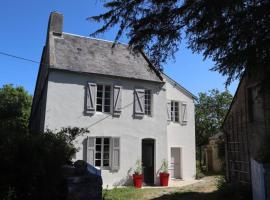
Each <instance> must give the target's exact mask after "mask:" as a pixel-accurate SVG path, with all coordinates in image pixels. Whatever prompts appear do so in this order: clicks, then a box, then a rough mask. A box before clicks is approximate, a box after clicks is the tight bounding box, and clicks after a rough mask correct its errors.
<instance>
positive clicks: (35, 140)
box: [0, 128, 85, 200]
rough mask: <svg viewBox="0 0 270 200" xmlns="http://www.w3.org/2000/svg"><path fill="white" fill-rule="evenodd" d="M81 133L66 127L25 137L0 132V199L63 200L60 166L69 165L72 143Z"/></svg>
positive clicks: (6, 131)
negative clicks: (55, 131)
mask: <svg viewBox="0 0 270 200" xmlns="http://www.w3.org/2000/svg"><path fill="white" fill-rule="evenodd" d="M82 132H85V130H84V129H78V128H67V129H62V130H61V131H60V132H58V133H52V132H50V131H47V132H46V133H43V134H29V133H28V134H25V133H21V132H20V131H19V130H17V131H14V130H7V129H0V158H1V165H0V177H1V178H0V199H20V200H21V199H22V200H24V199H25V200H26V199H27V200H32V199H33V200H34V199H40V200H43V199H44V200H45V199H46V200H48V199H50V200H54V199H65V194H66V185H65V182H64V179H63V176H62V169H61V167H62V166H63V165H65V164H68V163H70V162H71V158H72V156H73V155H74V153H75V152H76V149H75V148H74V146H73V145H72V141H73V139H74V138H75V137H76V135H77V134H81V133H82ZM75 133H76V134H75ZM10 188H12V191H11V190H10ZM11 192H12V193H11Z"/></svg>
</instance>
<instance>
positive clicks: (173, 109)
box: [171, 100, 180, 123]
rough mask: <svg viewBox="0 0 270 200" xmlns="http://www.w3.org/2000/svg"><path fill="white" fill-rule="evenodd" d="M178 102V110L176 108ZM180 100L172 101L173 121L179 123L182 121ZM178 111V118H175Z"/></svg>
mask: <svg viewBox="0 0 270 200" xmlns="http://www.w3.org/2000/svg"><path fill="white" fill-rule="evenodd" d="M176 103H177V104H178V110H176V109H175V108H176V106H175V105H176ZM179 108H180V102H179V101H173V100H172V101H171V121H172V122H177V123H179V122H180V109H179ZM176 112H177V113H178V120H176V119H175V114H176Z"/></svg>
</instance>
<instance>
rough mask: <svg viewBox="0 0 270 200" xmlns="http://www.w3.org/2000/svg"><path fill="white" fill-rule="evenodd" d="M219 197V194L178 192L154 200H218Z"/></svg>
mask: <svg viewBox="0 0 270 200" xmlns="http://www.w3.org/2000/svg"><path fill="white" fill-rule="evenodd" d="M218 197H219V195H218V193H217V192H211V193H200V192H184V193H182V192H176V193H170V194H164V195H162V196H160V197H156V198H153V199H152V200H176V199H177V200H198V199H199V200H216V199H219V200H221V198H218Z"/></svg>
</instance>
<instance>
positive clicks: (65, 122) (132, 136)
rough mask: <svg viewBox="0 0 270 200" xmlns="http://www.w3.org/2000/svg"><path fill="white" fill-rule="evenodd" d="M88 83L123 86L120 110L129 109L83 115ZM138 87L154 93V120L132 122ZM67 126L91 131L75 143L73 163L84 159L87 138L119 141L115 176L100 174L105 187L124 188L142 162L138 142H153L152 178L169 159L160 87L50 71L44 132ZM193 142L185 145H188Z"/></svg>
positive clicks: (164, 98)
mask: <svg viewBox="0 0 270 200" xmlns="http://www.w3.org/2000/svg"><path fill="white" fill-rule="evenodd" d="M87 82H95V83H101V84H111V85H113V84H117V85H119V84H120V85H122V87H123V89H122V106H125V105H128V104H131V105H130V106H127V107H126V108H125V109H123V110H122V114H121V116H120V117H119V118H117V117H112V116H108V115H107V114H103V113H96V114H95V115H93V116H89V115H85V114H84V106H85V87H86V84H87ZM137 87H142V88H145V89H152V90H153V91H154V94H153V117H144V118H143V119H134V118H133V98H134V96H133V91H134V88H137ZM189 123H191V122H189ZM93 124H94V125H93ZM68 126H71V127H82V128H87V127H88V128H89V131H90V133H89V134H88V135H84V136H81V137H79V138H78V139H77V140H76V142H75V145H76V147H77V148H79V151H78V153H77V154H76V158H75V159H83V148H82V147H83V145H82V142H83V140H84V139H85V138H86V137H87V136H116V137H120V170H119V171H118V172H111V171H110V170H102V178H103V185H104V187H106V186H107V185H108V186H109V187H111V186H116V185H123V184H125V183H126V182H127V179H128V177H129V175H131V174H132V171H131V168H134V166H135V162H136V160H137V159H141V142H142V141H141V140H142V139H144V138H153V139H155V176H156V174H157V171H158V169H159V168H160V166H161V161H162V160H163V159H167V156H168V152H167V134H166V132H167V127H166V126H167V114H166V91H165V89H164V88H162V84H159V83H152V82H147V81H138V80H129V79H121V78H115V77H111V78H110V77H105V76H98V75H89V74H88V75H86V74H78V73H71V72H64V71H51V72H50V74H49V78H48V92H47V104H46V116H45V129H51V130H55V129H58V130H59V129H60V128H62V127H68ZM180 138H182V137H180ZM189 140H191V139H189ZM193 140H194V139H193ZM193 140H192V141H193ZM192 141H188V144H190V143H192ZM170 144H171V142H170ZM191 148H192V147H191ZM194 154H195V153H194ZM189 171H190V170H189ZM191 171H192V172H193V170H191ZM192 172H188V173H187V174H190V173H192ZM129 181H130V180H129ZM155 183H158V177H155Z"/></svg>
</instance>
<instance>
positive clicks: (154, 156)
mask: <svg viewBox="0 0 270 200" xmlns="http://www.w3.org/2000/svg"><path fill="white" fill-rule="evenodd" d="M144 140H152V141H153V151H154V152H153V155H152V156H153V158H152V159H153V165H154V166H153V175H152V176H153V185H154V184H155V183H156V176H155V171H156V139H155V138H142V139H141V148H140V149H141V161H142V156H143V151H142V148H143V141H144Z"/></svg>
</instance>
